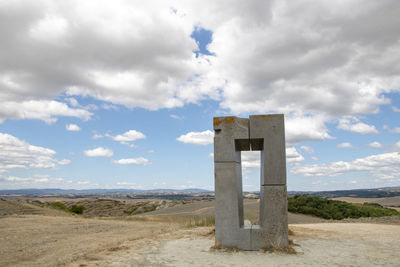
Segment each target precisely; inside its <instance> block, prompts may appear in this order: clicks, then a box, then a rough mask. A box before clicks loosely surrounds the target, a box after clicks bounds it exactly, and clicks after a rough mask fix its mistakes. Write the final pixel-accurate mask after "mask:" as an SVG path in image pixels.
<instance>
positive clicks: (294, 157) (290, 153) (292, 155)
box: [286, 146, 304, 162]
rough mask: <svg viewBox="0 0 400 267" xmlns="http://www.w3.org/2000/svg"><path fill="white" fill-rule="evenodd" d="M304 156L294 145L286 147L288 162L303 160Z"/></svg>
mask: <svg viewBox="0 0 400 267" xmlns="http://www.w3.org/2000/svg"><path fill="white" fill-rule="evenodd" d="M303 160H304V157H303V156H302V155H301V154H300V153H299V152H298V151H297V150H296V148H295V147H294V146H293V147H287V148H286V162H298V161H303Z"/></svg>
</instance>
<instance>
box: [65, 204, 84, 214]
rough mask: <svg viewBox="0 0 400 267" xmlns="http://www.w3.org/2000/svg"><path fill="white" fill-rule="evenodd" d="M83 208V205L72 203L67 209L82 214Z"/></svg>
mask: <svg viewBox="0 0 400 267" xmlns="http://www.w3.org/2000/svg"><path fill="white" fill-rule="evenodd" d="M84 209H85V207H84V206H81V205H72V207H71V208H70V209H69V210H70V211H71V212H72V213H75V214H82V213H83V210H84Z"/></svg>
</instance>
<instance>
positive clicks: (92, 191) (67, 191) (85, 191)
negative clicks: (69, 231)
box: [0, 188, 213, 195]
mask: <svg viewBox="0 0 400 267" xmlns="http://www.w3.org/2000/svg"><path fill="white" fill-rule="evenodd" d="M121 193H122V194H128V193H142V194H183V193H213V191H209V190H205V189H199V188H190V189H182V190H176V189H152V190H138V189H82V190H78V189H58V188H47V189H35V188H32V189H13V190H0V195H14V194H15V195H67V194H85V195H97V194H121Z"/></svg>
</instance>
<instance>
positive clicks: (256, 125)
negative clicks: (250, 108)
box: [214, 114, 288, 250]
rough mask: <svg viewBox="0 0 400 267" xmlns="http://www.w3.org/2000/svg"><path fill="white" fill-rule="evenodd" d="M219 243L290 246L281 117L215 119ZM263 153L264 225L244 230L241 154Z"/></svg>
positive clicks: (245, 246)
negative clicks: (245, 152) (250, 151)
mask: <svg viewBox="0 0 400 267" xmlns="http://www.w3.org/2000/svg"><path fill="white" fill-rule="evenodd" d="M214 131H215V136H214V167H215V235H216V237H215V242H216V245H222V246H226V247H237V248H240V249H244V250H258V249H261V248H270V247H277V248H282V247H286V246H288V223H287V196H286V156H285V154H286V153H285V127H284V117H283V115H282V114H277V115H256V116H250V119H243V118H238V117H216V118H214ZM249 150H252V151H254V150H255V151H261V166H260V172H261V177H260V180H261V181H260V214H259V225H251V226H244V220H243V193H242V169H241V151H249Z"/></svg>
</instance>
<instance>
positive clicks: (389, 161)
mask: <svg viewBox="0 0 400 267" xmlns="http://www.w3.org/2000/svg"><path fill="white" fill-rule="evenodd" d="M398 14H400V2H399V1H396V0H392V1H390V0H382V1H356V0H345V1H344V0H343V1H340V0H339V1H323V0H321V1H317V2H316V1H311V0H309V1H304V0H300V1H284V0H280V1H261V0H260V1H238V0H237V1H222V0H221V1H220V0H219V1H208V2H207V3H205V2H204V1H199V0H198V1H191V0H190V1H152V0H150V1H123V0H115V1H103V0H93V1H89V0H88V1H78V0H76V1H74V0H66V1H44V0H35V1H33V0H32V1H22V0H21V1H18V0H11V1H10V0H0V189H21V188H64V189H70V188H74V189H88V188H126V189H131V188H134V189H155V188H172V189H185V188H203V189H209V190H213V188H214V166H213V128H212V119H213V117H220V116H239V117H243V118H247V117H248V116H249V115H253V114H276V113H282V114H284V115H285V132H286V157H287V181H288V190H298V191H304V190H305V191H315V190H336V189H354V188H377V187H386V186H399V185H400V27H399V25H400V16H399V15H398ZM259 160H260V159H259V152H242V161H243V162H242V174H243V190H244V191H257V190H258V189H259V183H260V182H259V179H260V178H259V175H260V170H259V166H260V162H259Z"/></svg>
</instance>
